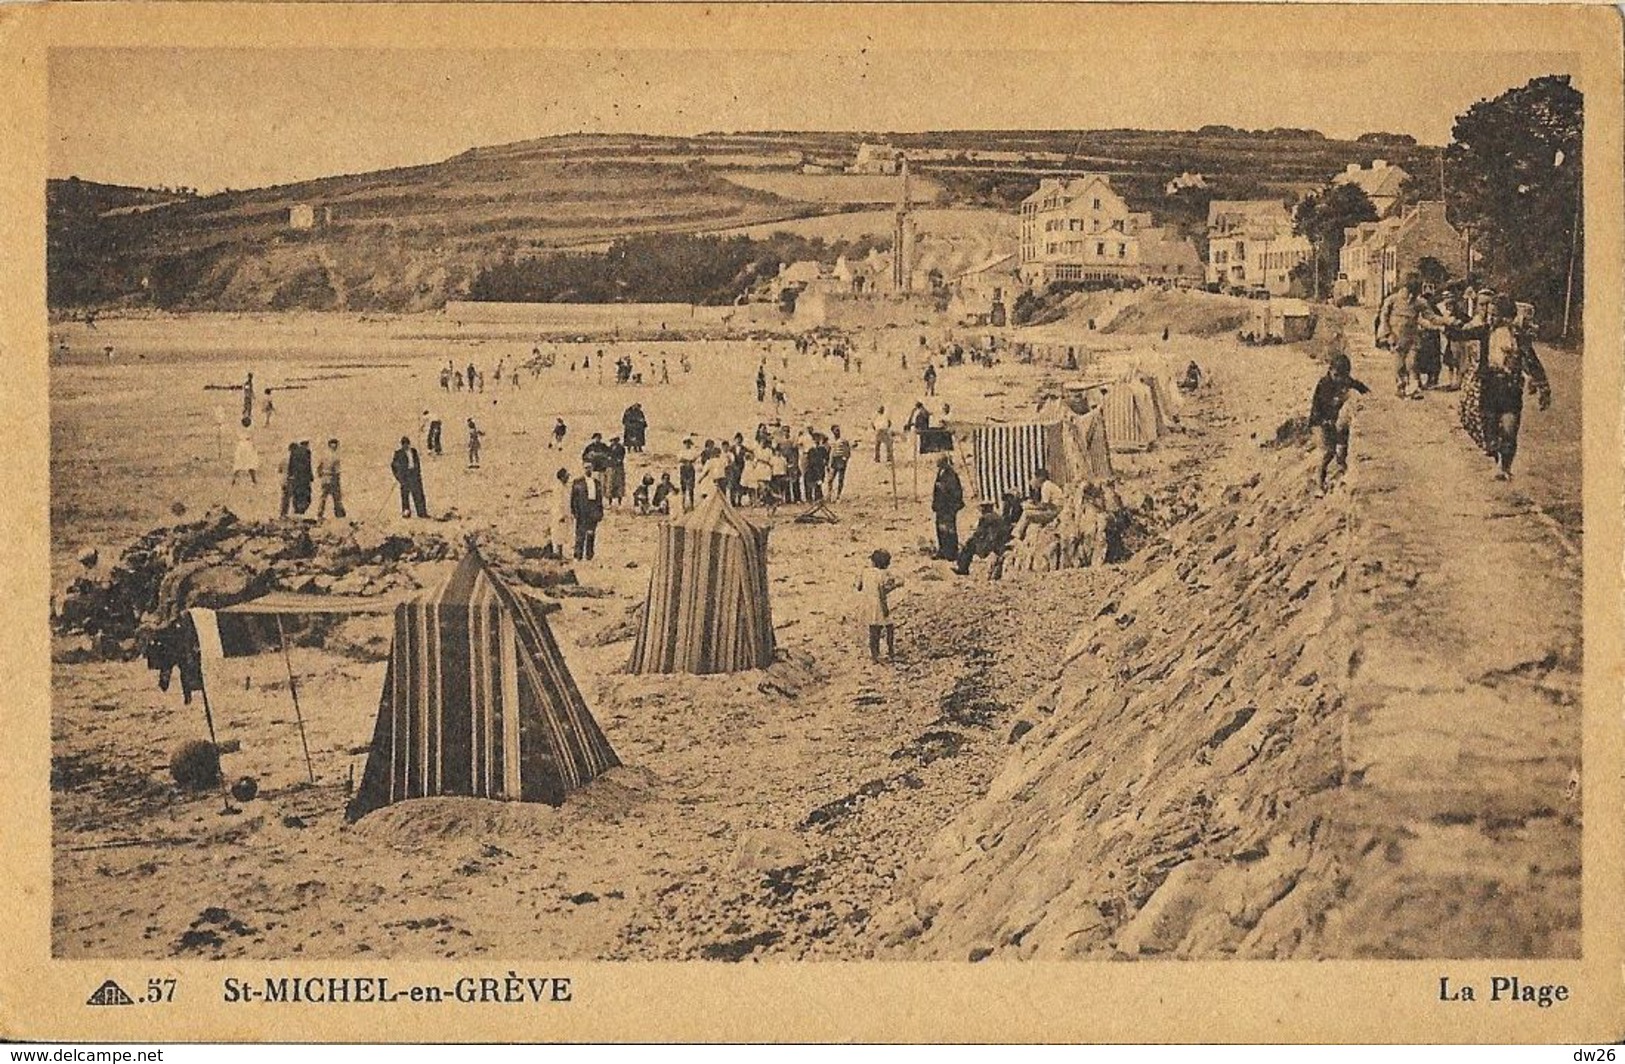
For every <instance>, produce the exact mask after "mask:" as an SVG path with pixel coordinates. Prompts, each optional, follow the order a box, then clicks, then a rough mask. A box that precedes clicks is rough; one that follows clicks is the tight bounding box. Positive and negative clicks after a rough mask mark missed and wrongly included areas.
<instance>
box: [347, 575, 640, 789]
mask: <svg viewBox="0 0 1625 1064" xmlns="http://www.w3.org/2000/svg"><path fill="white" fill-rule="evenodd" d="M619 764H620V760H619V759H618V758H617V757H616V756H615V751H614V750H613V749H611V748H610V745H609V741H608V740H607V739H605V738H604V733H603V732H602V731H601V730H600V729H599V727H598V723H597V722H596V721H594V720H593V718H592V714H591V713H590V712H588V710H587V704H586V702H585V700H583V698H582V697H581V691H580V690H579V689H578V688H577V687H576V683H575V680H574V679H573V678H571V676H570V670H569V668H568V667H567V666H566V665H565V662H564V656H563V654H562V653H560V651H559V645H558V643H557V642H556V641H555V640H554V638H553V633H552V632H551V631H550V630H549V629H548V626H547V622H546V621H545V620H543V618H542V614H541V611H540V610H539V609H538V608H537V606H536V604H534V603H533V602H532V601H531V599H530V597H529V595H528V594H526V593H525V592H522V591H518V590H515V589H513V588H511V587H509V586H508V585H507V584H506V583H504V582H503V580H502V578H501V577H500V576H498V575H497V574H496V573H495V572H493V571H492V570H491V569H490V567H489V566H488V565H487V564H486V562H485V560H484V559H483V558H482V557H481V556H480V553H479V551H478V550H476V549H473V548H472V547H471V548H470V550H469V552H468V554H467V555H465V556H464V558H463V559H462V561H461V562H460V563H459V564H458V566H457V568H456V570H454V571H453V572H452V574H451V575H450V576H449V577H447V578H446V580H445V582H444V583H442V584H441V585H440V586H438V587H436V588H433V589H431V590H428V591H425V592H424V593H423V594H421V595H419V596H417V597H415V598H412V599H410V600H408V601H406V602H403V603H401V604H400V605H399V606H397V607H396V609H395V638H394V642H393V644H392V645H391V647H390V651H389V668H388V671H387V672H386V673H385V674H384V690H383V694H382V697H380V699H379V702H378V721H377V724H376V725H375V726H374V729H373V738H372V747H371V749H370V750H369V752H368V755H367V767H366V770H365V772H364V773H363V775H362V779H361V787H360V789H359V790H358V791H357V792H356V796H355V798H354V799H353V800H352V801H351V803H350V807H349V813H348V815H349V817H350V819H352V820H353V819H356V818H357V817H360V816H364V815H365V814H367V813H369V812H371V811H372V810H374V809H377V808H379V807H381V806H385V805H389V804H391V803H393V802H399V801H403V800H405V799H408V798H425V797H430V796H434V795H468V796H471V797H476V798H494V799H504V800H508V801H522V802H546V803H547V804H549V805H559V804H560V803H562V802H563V801H564V797H565V795H566V794H568V793H569V792H570V791H572V790H575V789H576V788H578V787H582V786H584V785H586V784H587V783H589V782H591V781H592V780H593V779H594V778H595V777H597V776H598V775H600V774H601V773H603V772H605V771H607V770H608V769H611V768H613V767H615V766H616V765H619Z"/></svg>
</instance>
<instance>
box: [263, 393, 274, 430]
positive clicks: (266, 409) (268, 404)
mask: <svg viewBox="0 0 1625 1064" xmlns="http://www.w3.org/2000/svg"><path fill="white" fill-rule="evenodd" d="M274 413H276V404H275V403H273V402H272V401H271V389H269V388H267V389H265V402H264V404H262V405H261V406H260V420H261V421H263V422H264V423H265V427H266V428H270V427H271V415H272V414H274Z"/></svg>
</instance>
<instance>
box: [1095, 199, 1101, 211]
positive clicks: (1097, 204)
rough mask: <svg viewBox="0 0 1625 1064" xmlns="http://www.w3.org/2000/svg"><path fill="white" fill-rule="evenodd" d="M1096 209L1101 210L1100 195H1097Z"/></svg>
mask: <svg viewBox="0 0 1625 1064" xmlns="http://www.w3.org/2000/svg"><path fill="white" fill-rule="evenodd" d="M1095 210H1097V211H1098V210H1100V197H1098V196H1096V197H1095Z"/></svg>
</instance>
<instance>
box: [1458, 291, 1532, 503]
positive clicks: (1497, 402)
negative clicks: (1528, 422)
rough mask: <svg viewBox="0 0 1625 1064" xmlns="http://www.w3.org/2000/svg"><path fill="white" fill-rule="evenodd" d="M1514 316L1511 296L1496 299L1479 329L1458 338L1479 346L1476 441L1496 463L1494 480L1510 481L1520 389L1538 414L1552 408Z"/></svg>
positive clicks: (1520, 419) (1524, 332) (1528, 337)
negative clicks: (1530, 396) (1478, 430)
mask: <svg viewBox="0 0 1625 1064" xmlns="http://www.w3.org/2000/svg"><path fill="white" fill-rule="evenodd" d="M1517 313H1518V307H1517V303H1516V302H1515V301H1514V300H1513V299H1512V297H1511V296H1504V295H1503V296H1498V297H1496V299H1495V301H1494V302H1493V303H1492V304H1490V305H1489V307H1488V308H1487V313H1486V314H1485V315H1484V317H1483V318H1482V319H1481V320H1480V321H1479V322H1478V324H1476V325H1475V326H1474V327H1471V328H1468V329H1463V330H1460V331H1459V332H1458V334H1457V335H1458V336H1459V337H1460V338H1462V339H1466V340H1477V341H1479V354H1478V355H1477V357H1476V358H1475V359H1474V362H1475V363H1476V365H1475V370H1476V373H1475V377H1476V382H1477V389H1476V391H1477V392H1478V401H1479V404H1480V417H1479V419H1478V423H1479V424H1480V425H1481V426H1482V429H1481V432H1482V439H1481V440H1479V441H1478V442H1479V443H1480V445H1481V446H1482V447H1483V449H1484V451H1485V453H1486V454H1488V455H1490V457H1492V458H1494V459H1495V461H1496V465H1497V469H1496V472H1495V479H1496V480H1507V479H1509V478H1510V477H1511V476H1512V460H1513V459H1514V458H1515V457H1517V454H1518V432H1519V429H1520V428H1521V427H1522V423H1523V393H1524V390H1525V388H1527V389H1528V390H1529V391H1532V392H1534V393H1535V396H1536V398H1537V400H1538V402H1539V403H1540V408H1541V409H1542V410H1545V409H1546V408H1547V407H1549V406H1550V405H1551V403H1552V388H1551V384H1550V383H1549V382H1548V381H1547V379H1546V367H1545V366H1543V365H1541V362H1540V357H1539V356H1538V355H1536V354H1535V344H1534V338H1533V337H1532V336H1531V335H1530V332H1529V330H1528V329H1526V328H1524V327H1522V326H1520V325H1519V323H1518V321H1517ZM1463 395H1464V396H1465V395H1466V389H1465V388H1464V389H1463Z"/></svg>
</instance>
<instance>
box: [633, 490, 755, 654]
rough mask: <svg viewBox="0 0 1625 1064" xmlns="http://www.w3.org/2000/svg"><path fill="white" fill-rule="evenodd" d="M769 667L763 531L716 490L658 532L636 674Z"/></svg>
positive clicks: (636, 650)
mask: <svg viewBox="0 0 1625 1064" xmlns="http://www.w3.org/2000/svg"><path fill="white" fill-rule="evenodd" d="M772 662H773V611H772V607H771V603H770V601H769V598H768V590H767V529H765V528H761V527H758V526H757V525H754V524H752V523H751V522H749V521H747V520H745V518H744V517H742V516H741V515H740V514H739V512H738V511H737V510H735V509H734V508H733V507H732V506H730V505H729V504H728V501H727V499H725V498H723V496H722V493H720V492H718V493H716V494H713V495H711V496H710V497H709V498H707V499H704V500H702V501H701V502H700V504H699V506H697V507H696V508H695V509H694V510H693V512H691V513H689V514H686V515H684V516H682V517H679V518H675V519H673V520H672V521H670V522H668V523H666V524H664V525H662V526H661V528H660V541H659V544H658V546H657V548H656V551H655V561H654V569H653V572H651V573H650V576H649V597H648V599H647V600H645V602H644V606H643V624H642V626H641V627H640V628H639V629H638V636H637V641H636V642H635V643H634V644H633V646H632V660H631V662H630V664H629V665H628V666H627V669H628V671H629V672H634V673H664V672H692V673H713V672H740V671H743V670H746V669H763V668H766V667H767V666H768V665H770V664H772Z"/></svg>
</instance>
